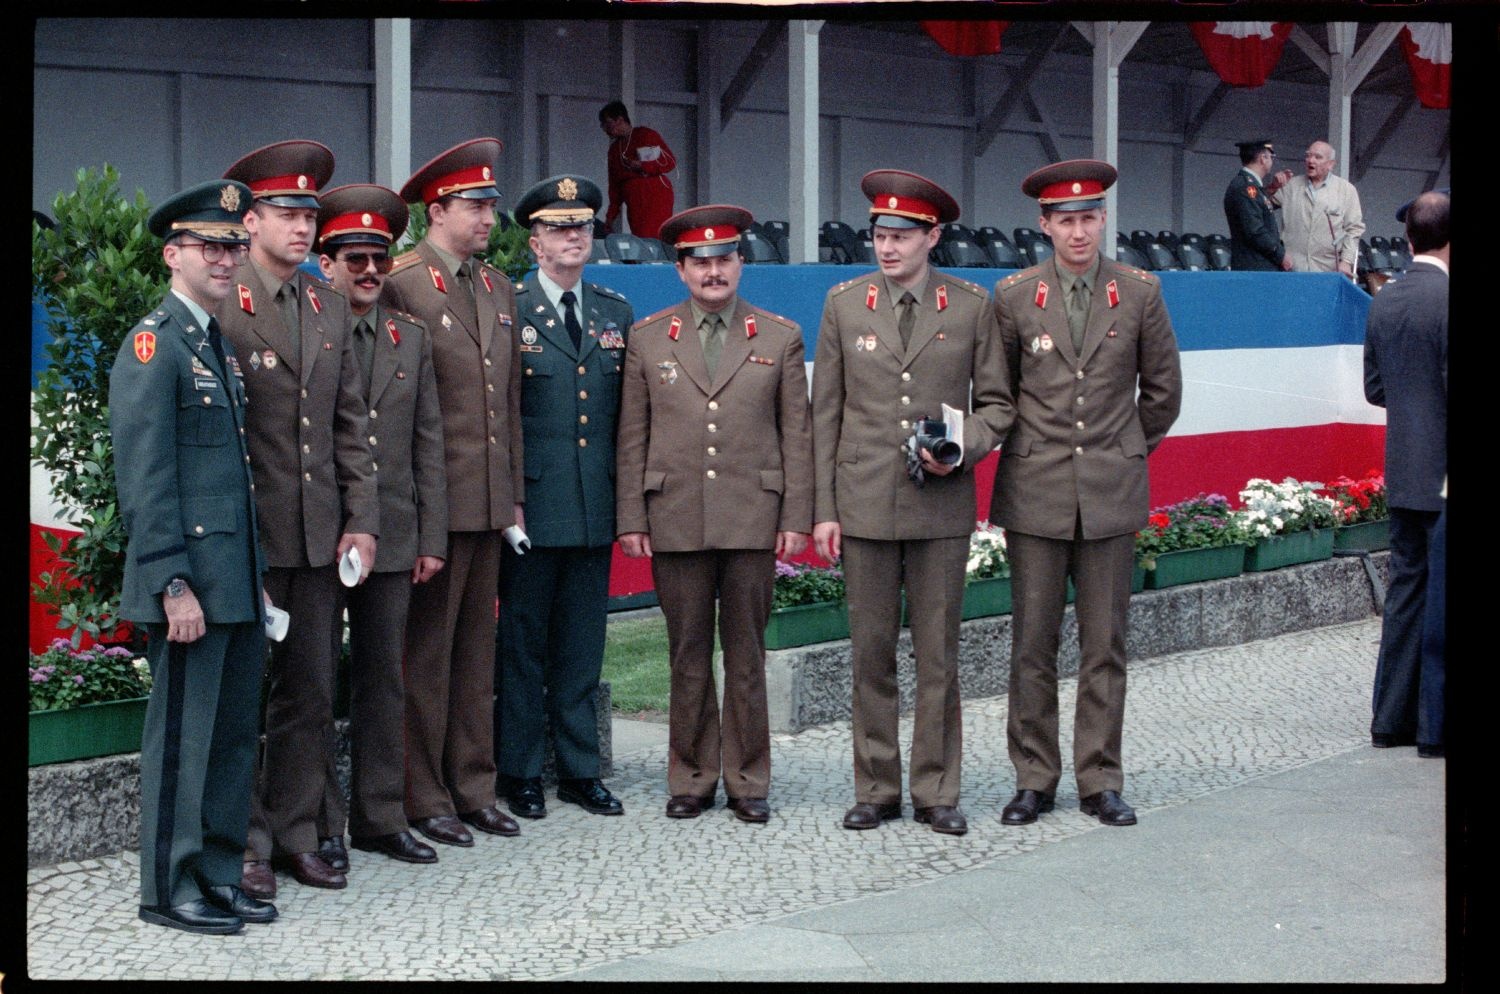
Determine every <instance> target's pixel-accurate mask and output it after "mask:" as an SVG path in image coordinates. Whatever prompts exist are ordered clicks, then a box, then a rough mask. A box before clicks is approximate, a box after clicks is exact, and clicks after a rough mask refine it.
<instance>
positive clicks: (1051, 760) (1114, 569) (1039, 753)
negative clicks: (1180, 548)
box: [1006, 526, 1135, 797]
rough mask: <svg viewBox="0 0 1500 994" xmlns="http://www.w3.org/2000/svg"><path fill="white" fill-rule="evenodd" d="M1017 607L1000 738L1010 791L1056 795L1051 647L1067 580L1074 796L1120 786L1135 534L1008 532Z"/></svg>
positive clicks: (1057, 772) (1058, 772)
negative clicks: (1010, 773) (1074, 683)
mask: <svg viewBox="0 0 1500 994" xmlns="http://www.w3.org/2000/svg"><path fill="white" fill-rule="evenodd" d="M1006 542H1007V549H1008V554H1009V557H1010V562H1011V591H1012V596H1013V598H1014V609H1013V614H1012V620H1011V653H1010V718H1009V722H1008V725H1007V737H1008V740H1009V745H1010V761H1011V763H1012V765H1014V766H1015V768H1016V789H1017V790H1037V791H1042V792H1044V793H1048V794H1053V793H1056V791H1057V783H1058V780H1059V779H1061V776H1062V755H1061V750H1060V749H1059V747H1058V741H1057V646H1058V641H1059V639H1060V637H1061V630H1062V617H1063V608H1064V606H1065V605H1066V602H1067V582H1068V577H1069V576H1072V577H1073V585H1074V586H1075V587H1076V588H1077V590H1078V596H1077V601H1076V604H1075V606H1074V610H1075V612H1076V614H1077V617H1078V645H1079V649H1080V657H1081V658H1080V661H1079V665H1078V704H1077V708H1076V711H1075V713H1074V717H1073V775H1074V776H1075V777H1076V778H1077V781H1078V796H1079V797H1088V796H1089V795H1091V794H1097V793H1098V792H1099V791H1101V790H1120V789H1122V788H1123V787H1124V785H1125V774H1124V772H1123V770H1122V768H1121V763H1120V734H1121V728H1122V726H1123V725H1124V721H1125V619H1126V612H1127V611H1128V610H1129V607H1130V575H1131V571H1132V569H1133V568H1134V563H1135V536H1134V535H1114V536H1111V537H1109V538H1102V539H1096V540H1093V541H1090V540H1088V539H1085V538H1083V536H1082V530H1081V526H1080V529H1079V531H1078V533H1077V534H1075V535H1074V537H1073V539H1072V541H1064V540H1061V539H1051V538H1040V537H1038V536H1035V535H1023V534H1020V533H1019V532H1013V531H1007V532H1006Z"/></svg>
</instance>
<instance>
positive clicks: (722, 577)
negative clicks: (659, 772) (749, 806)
mask: <svg viewBox="0 0 1500 994" xmlns="http://www.w3.org/2000/svg"><path fill="white" fill-rule="evenodd" d="M775 572H776V557H775V553H773V552H771V550H769V549H766V550H760V549H711V550H708V551H704V552H658V553H656V554H655V555H654V556H652V557H651V577H652V579H653V580H654V581H655V583H656V596H657V599H658V600H660V601H661V611H662V614H663V615H664V616H665V617H666V621H667V646H668V653H669V655H670V656H671V666H672V684H671V706H670V715H669V721H670V724H669V727H668V733H667V750H668V751H667V789H668V791H669V792H670V793H671V794H672V796H673V797H677V796H681V795H691V796H694V797H711V796H713V794H714V791H715V788H716V787H717V785H718V781H719V777H720V774H721V773H722V775H723V778H724V792H725V793H726V794H728V795H729V796H730V797H732V798H736V799H739V798H746V799H748V798H764V797H766V796H767V793H768V791H769V790H770V786H771V724H770V719H769V717H768V716H767V713H766V620H767V619H768V618H769V617H770V615H771V583H772V581H773V579H774V578H775ZM715 598H717V600H718V608H719V612H718V613H719V643H720V645H721V646H722V647H723V650H724V710H723V714H722V715H721V714H720V712H719V705H718V701H717V700H716V695H715V691H714V676H713V651H714V602H715Z"/></svg>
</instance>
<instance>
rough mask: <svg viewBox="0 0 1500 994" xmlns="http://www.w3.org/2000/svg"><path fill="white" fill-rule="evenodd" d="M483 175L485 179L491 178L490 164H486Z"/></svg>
mask: <svg viewBox="0 0 1500 994" xmlns="http://www.w3.org/2000/svg"><path fill="white" fill-rule="evenodd" d="M482 175H483V176H484V178H485V179H489V178H490V167H489V166H485V167H484V173H483V174H482Z"/></svg>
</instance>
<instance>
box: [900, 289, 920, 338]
mask: <svg viewBox="0 0 1500 994" xmlns="http://www.w3.org/2000/svg"><path fill="white" fill-rule="evenodd" d="M916 326H917V298H916V297H913V296H912V295H911V291H910V290H908V291H906V292H905V293H903V294H902V295H901V316H900V317H899V318H897V319H896V330H897V331H899V332H901V348H903V349H907V348H910V347H911V333H912V329H914V328H915V327H916Z"/></svg>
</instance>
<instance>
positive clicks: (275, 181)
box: [246, 173, 318, 197]
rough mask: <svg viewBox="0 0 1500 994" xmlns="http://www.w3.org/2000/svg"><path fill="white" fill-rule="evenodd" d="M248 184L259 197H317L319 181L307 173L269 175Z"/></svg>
mask: <svg viewBox="0 0 1500 994" xmlns="http://www.w3.org/2000/svg"><path fill="white" fill-rule="evenodd" d="M246 185H247V186H248V187H250V192H251V193H252V194H254V195H255V196H257V197H297V196H301V197H308V196H312V197H315V196H317V195H318V185H317V183H316V182H315V181H314V180H313V178H312V177H311V176H309V175H307V174H306V173H293V174H292V175H290V176H267V177H266V178H265V179H258V180H255V181H254V182H252V183H247V184H246Z"/></svg>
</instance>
